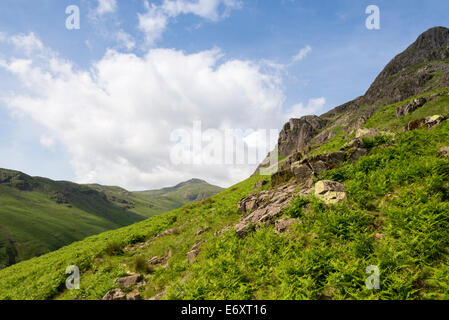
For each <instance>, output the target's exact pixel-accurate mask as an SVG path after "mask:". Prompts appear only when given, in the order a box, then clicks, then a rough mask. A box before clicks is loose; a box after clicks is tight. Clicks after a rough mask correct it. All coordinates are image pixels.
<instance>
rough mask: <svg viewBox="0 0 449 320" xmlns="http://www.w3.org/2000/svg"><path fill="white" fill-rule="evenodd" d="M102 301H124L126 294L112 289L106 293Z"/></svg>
mask: <svg viewBox="0 0 449 320" xmlns="http://www.w3.org/2000/svg"><path fill="white" fill-rule="evenodd" d="M102 300H126V294H125V293H123V291H122V290H120V289H113V290H111V291H109V292H108V293H106V295H105V296H104V297H103V299H102Z"/></svg>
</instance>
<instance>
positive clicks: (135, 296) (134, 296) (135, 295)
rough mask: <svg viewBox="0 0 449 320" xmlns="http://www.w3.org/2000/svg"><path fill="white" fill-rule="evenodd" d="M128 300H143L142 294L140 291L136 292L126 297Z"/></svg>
mask: <svg viewBox="0 0 449 320" xmlns="http://www.w3.org/2000/svg"><path fill="white" fill-rule="evenodd" d="M126 300H132V301H136V300H142V296H141V295H140V292H139V291H138V290H134V291H132V292H130V293H128V294H127V295H126Z"/></svg>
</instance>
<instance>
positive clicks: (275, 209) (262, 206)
mask: <svg viewBox="0 0 449 320" xmlns="http://www.w3.org/2000/svg"><path fill="white" fill-rule="evenodd" d="M296 189H297V185H296V184H289V185H284V186H283V187H280V188H278V189H277V190H275V191H271V192H268V191H266V192H263V193H261V194H259V195H252V196H250V197H248V198H245V199H247V200H245V201H241V202H240V203H241V204H243V203H245V202H246V201H251V202H252V201H255V203H257V204H258V205H257V208H256V209H255V210H254V211H253V212H250V213H249V212H246V211H245V208H242V207H239V209H240V211H241V212H244V217H243V219H242V220H241V221H240V222H239V223H238V224H237V225H236V226H235V232H236V233H237V234H238V235H239V236H240V237H245V236H246V235H247V234H248V233H249V232H250V231H251V228H252V227H255V228H257V227H258V224H271V223H274V221H275V219H276V218H277V217H279V216H280V215H281V214H282V209H284V208H285V207H287V206H288V205H289V204H290V200H291V199H292V198H293V197H294V196H295V195H297V194H300V193H301V192H297V191H296ZM306 193H307V191H302V194H306ZM245 214H246V216H245Z"/></svg>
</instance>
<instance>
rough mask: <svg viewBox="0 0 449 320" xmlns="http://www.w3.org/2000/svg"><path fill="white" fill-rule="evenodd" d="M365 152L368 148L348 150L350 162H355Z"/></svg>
mask: <svg viewBox="0 0 449 320" xmlns="http://www.w3.org/2000/svg"><path fill="white" fill-rule="evenodd" d="M367 153H368V150H366V149H363V148H357V149H355V150H352V151H351V152H350V159H351V161H352V162H357V161H359V159H360V158H361V157H364V156H366V154H367Z"/></svg>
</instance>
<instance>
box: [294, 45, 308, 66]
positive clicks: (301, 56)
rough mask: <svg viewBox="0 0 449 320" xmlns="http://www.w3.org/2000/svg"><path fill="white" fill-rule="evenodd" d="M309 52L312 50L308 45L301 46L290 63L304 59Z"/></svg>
mask: <svg viewBox="0 0 449 320" xmlns="http://www.w3.org/2000/svg"><path fill="white" fill-rule="evenodd" d="M311 52H312V48H311V47H310V46H306V47H304V48H302V49H301V50H299V52H298V54H297V55H295V56H294V57H293V58H292V62H291V63H292V64H293V63H296V62H298V61H301V60H304V59H305V58H306V57H307V56H308V55H309V53H311Z"/></svg>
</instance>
